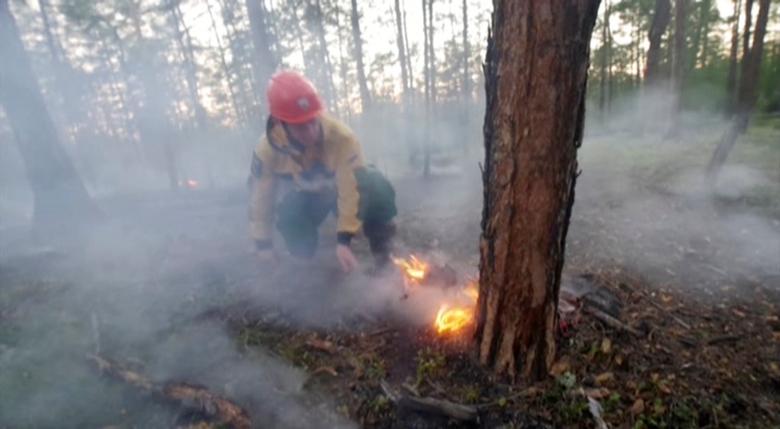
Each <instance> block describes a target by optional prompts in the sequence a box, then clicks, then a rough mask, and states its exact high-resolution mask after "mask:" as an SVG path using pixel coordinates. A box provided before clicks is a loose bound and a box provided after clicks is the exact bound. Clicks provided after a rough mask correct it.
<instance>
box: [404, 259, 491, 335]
mask: <svg viewBox="0 0 780 429" xmlns="http://www.w3.org/2000/svg"><path fill="white" fill-rule="evenodd" d="M393 263H394V264H395V265H396V266H397V267H398V268H399V269H400V270H401V273H402V274H403V277H404V285H405V286H406V287H409V286H410V285H421V284H423V283H424V282H425V281H426V279H427V276H428V274H429V273H430V268H431V266H430V264H429V263H428V262H426V261H424V260H421V259H420V258H418V257H417V256H415V255H410V256H409V257H408V258H393ZM478 299H479V283H478V282H477V281H476V280H472V281H469V282H468V284H467V285H466V286H465V287H464V288H462V289H460V291H459V293H458V294H457V295H455V296H453V297H452V299H449V300H447V301H445V302H444V303H442V304H441V305H440V306H439V311H438V312H437V313H436V319H435V321H434V323H433V326H434V328H436V332H437V333H438V334H439V335H449V334H456V333H457V332H459V331H461V330H462V329H464V328H466V327H468V326H470V325H472V324H473V322H474V311H475V309H474V306H475V305H476V303H477V300H478Z"/></svg>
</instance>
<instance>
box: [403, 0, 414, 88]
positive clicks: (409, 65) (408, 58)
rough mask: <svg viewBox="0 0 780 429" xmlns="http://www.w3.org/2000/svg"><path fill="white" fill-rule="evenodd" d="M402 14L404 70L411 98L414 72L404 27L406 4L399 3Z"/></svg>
mask: <svg viewBox="0 0 780 429" xmlns="http://www.w3.org/2000/svg"><path fill="white" fill-rule="evenodd" d="M401 10H402V15H403V17H404V47H405V49H406V70H407V74H408V75H409V90H410V92H411V95H412V98H415V97H414V88H415V84H414V73H412V58H411V56H412V53H411V50H410V48H409V32H408V31H407V29H406V6H405V5H404V4H402V5H401Z"/></svg>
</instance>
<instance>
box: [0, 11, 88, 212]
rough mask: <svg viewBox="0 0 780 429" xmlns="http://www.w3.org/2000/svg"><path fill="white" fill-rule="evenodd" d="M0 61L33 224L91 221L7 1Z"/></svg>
mask: <svg viewBox="0 0 780 429" xmlns="http://www.w3.org/2000/svg"><path fill="white" fill-rule="evenodd" d="M0 58H2V61H0V104H2V106H3V108H4V110H5V113H6V116H7V117H8V122H9V123H10V125H11V129H12V130H13V133H14V136H15V138H16V143H17V146H18V148H19V152H20V153H21V156H22V160H23V161H24V165H25V168H26V171H27V178H28V180H29V183H30V187H31V188H32V191H33V199H34V216H33V222H34V224H35V225H36V226H38V227H57V226H62V225H65V224H70V223H76V222H84V221H89V220H94V219H95V217H96V216H97V215H98V210H97V207H96V206H95V205H94V203H93V201H92V199H91V198H90V197H89V194H88V193H87V190H86V188H85V187H84V184H83V182H82V181H81V178H80V177H79V174H78V172H77V171H76V169H75V167H74V166H73V163H72V161H71V160H70V158H69V157H68V154H67V153H66V152H65V150H64V148H63V147H62V146H61V145H60V142H59V139H58V137H57V132H56V129H55V127H54V123H53V121H52V119H51V116H50V115H49V112H48V110H47V109H46V104H45V103H44V101H43V96H42V95H41V89H40V86H39V85H38V81H37V80H36V78H35V75H34V73H33V69H32V66H31V65H30V62H29V60H28V57H27V53H26V52H25V50H24V46H23V45H22V40H21V38H20V37H19V31H18V29H17V27H16V22H15V21H14V18H13V16H12V15H11V10H10V9H9V7H8V0H0Z"/></svg>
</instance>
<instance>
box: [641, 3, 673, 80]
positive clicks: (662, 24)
mask: <svg viewBox="0 0 780 429" xmlns="http://www.w3.org/2000/svg"><path fill="white" fill-rule="evenodd" d="M671 17H672V3H671V2H670V1H669V0H656V2H655V11H654V12H653V21H652V23H651V24H650V31H649V33H648V34H647V39H648V41H649V42H650V46H649V47H648V48H647V65H646V66H645V85H648V86H652V85H655V84H656V83H657V82H658V81H659V80H660V77H661V76H660V75H661V72H660V70H659V68H660V63H661V39H662V38H663V35H664V33H666V27H667V26H668V25H669V20H670V19H671Z"/></svg>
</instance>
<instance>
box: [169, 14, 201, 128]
mask: <svg viewBox="0 0 780 429" xmlns="http://www.w3.org/2000/svg"><path fill="white" fill-rule="evenodd" d="M169 6H170V7H171V13H172V17H171V18H172V21H173V30H174V34H175V35H176V42H177V43H178V45H179V49H180V50H181V53H182V57H183V58H184V75H185V78H186V81H187V94H188V95H189V99H190V105H191V106H192V109H193V111H194V114H195V115H194V116H195V124H196V126H197V128H198V130H199V131H200V132H205V130H206V110H205V109H204V108H203V104H202V103H201V102H200V94H199V91H198V76H197V70H196V66H195V49H194V48H193V46H192V39H191V38H190V35H189V30H188V29H187V27H186V26H185V25H184V21H183V18H182V14H181V9H180V7H179V3H178V2H175V0H171V1H170V3H169Z"/></svg>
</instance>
